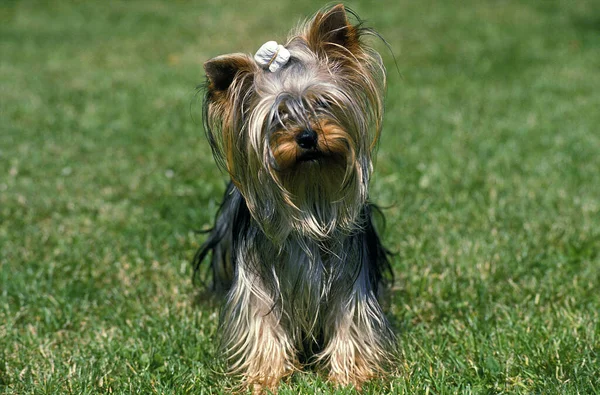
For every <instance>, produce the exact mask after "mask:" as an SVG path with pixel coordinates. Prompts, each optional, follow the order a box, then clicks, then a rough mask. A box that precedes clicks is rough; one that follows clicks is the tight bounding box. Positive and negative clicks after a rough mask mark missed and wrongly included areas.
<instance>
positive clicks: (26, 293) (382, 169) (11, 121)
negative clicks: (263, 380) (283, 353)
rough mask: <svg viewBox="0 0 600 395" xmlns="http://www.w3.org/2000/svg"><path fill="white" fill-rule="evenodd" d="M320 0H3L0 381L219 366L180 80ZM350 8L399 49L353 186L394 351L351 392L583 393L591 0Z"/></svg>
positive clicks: (588, 342) (593, 296) (597, 114)
mask: <svg viewBox="0 0 600 395" xmlns="http://www.w3.org/2000/svg"><path fill="white" fill-rule="evenodd" d="M373 4H377V5H376V6H374V5H373ZM321 5H322V3H320V2H314V1H307V0H297V1H293V2H291V1H290V2H288V1H284V2H277V3H272V4H270V5H269V3H268V2H257V1H252V2H251V1H242V2H235V3H234V2H231V5H230V6H224V5H223V2H221V1H215V0H205V1H199V2H188V1H155V0H149V1H122V2H117V1H114V2H113V1H111V2H100V1H98V2H91V1H89V2H83V1H81V2H75V1H60V2H59V1H56V2H52V1H37V2H36V1H28V0H21V1H18V0H12V1H3V2H1V3H0V393H14V394H25V393H40V394H42V393H53V394H59V393H60V394H62V393H75V394H84V393H105V392H106V393H134V392H135V393H193V394H208V393H224V392H226V390H225V388H226V387H227V386H230V385H232V384H233V381H231V379H229V378H227V377H224V376H223V375H222V374H221V373H220V372H221V371H222V364H220V363H219V362H218V354H217V350H216V347H215V344H216V341H215V340H216V338H217V336H218V333H217V321H218V319H217V316H218V314H217V308H216V307H214V306H209V305H206V304H198V303H195V300H196V297H195V295H196V293H197V289H196V288H195V287H194V286H193V285H192V283H191V267H190V264H189V261H190V259H191V257H192V256H193V253H194V251H195V250H196V248H197V247H198V245H199V244H200V243H201V242H202V240H203V237H204V236H202V235H198V234H196V233H195V232H194V230H197V229H204V228H207V227H209V226H210V224H211V221H212V218H213V216H214V214H215V212H216V208H217V205H218V203H219V200H220V197H221V193H222V192H223V190H224V187H225V181H226V178H225V176H224V175H223V174H221V173H220V172H219V171H218V170H217V168H216V166H215V165H214V163H213V159H212V157H211V155H210V149H209V147H208V144H207V143H206V141H205V139H204V133H203V131H202V127H201V111H200V105H201V97H199V96H197V95H196V91H195V87H196V85H197V84H198V83H199V82H202V81H203V78H204V77H203V71H202V63H203V61H205V60H206V59H208V58H210V57H212V56H216V55H218V54H222V53H227V52H236V51H243V52H254V51H255V50H256V49H257V48H258V47H259V46H260V45H261V44H262V43H264V42H265V41H268V40H270V39H275V40H280V41H281V40H282V38H283V37H284V35H285V32H286V31H287V30H288V29H289V28H290V27H291V26H293V25H294V24H295V23H296V21H297V20H298V18H300V17H304V16H308V15H310V14H311V13H313V12H314V11H315V10H316V9H317V8H319V7H320V6H321ZM349 5H350V6H351V7H352V8H353V9H354V10H355V11H357V12H358V14H359V15H361V16H362V17H363V18H364V19H366V20H367V22H368V25H370V26H373V27H375V28H376V29H377V30H378V31H379V32H380V33H381V34H382V35H383V36H384V37H385V38H386V39H387V40H388V41H389V44H390V46H391V48H392V49H393V51H394V54H395V56H396V58H397V62H398V69H397V70H396V68H395V66H394V62H393V59H392V56H391V55H390V53H389V52H388V51H387V50H386V49H385V47H384V46H383V45H381V44H376V45H378V48H380V49H381V51H382V53H383V55H384V59H385V62H386V64H387V65H388V69H389V88H388V97H387V115H386V121H385V127H384V132H383V135H382V141H381V144H380V148H379V154H378V161H377V165H376V176H375V178H374V180H373V182H372V193H371V196H372V198H373V200H374V201H375V202H377V203H379V204H380V205H382V206H386V207H389V208H388V209H386V210H385V213H386V216H387V228H386V231H385V234H384V240H385V242H386V245H387V246H388V247H389V248H390V249H392V250H394V251H395V252H396V253H397V254H396V255H395V256H394V259H393V266H394V269H395V272H396V282H395V285H394V288H393V293H392V303H391V306H390V312H389V313H390V318H391V320H392V321H393V323H394V325H395V328H396V330H397V333H398V336H399V342H400V349H401V354H402V355H401V363H400V365H399V366H398V367H397V372H396V373H395V374H394V375H393V376H392V377H391V378H390V379H389V380H382V381H376V382H372V383H370V384H369V385H368V386H367V388H366V389H367V391H368V392H370V393H374V394H375V393H409V394H410V393H431V394H449V393H540V394H541V393H580V394H589V393H600V316H599V314H600V126H599V125H600V3H598V1H596V0H587V1H586V0H580V1H577V0H572V1H567V0H564V1H553V0H547V1H534V0H531V1H516V0H505V1H478V0H468V1H464V2H448V1H443V0H439V1H434V0H425V1H411V0H386V1H379V2H371V1H366V0H364V1H354V2H351V3H349ZM274 15H275V17H274ZM335 391H338V392H339V393H348V392H351V390H350V389H338V390H336V389H334V388H332V387H330V386H329V385H328V384H327V383H326V381H324V380H323V378H322V377H320V376H318V375H317V374H315V373H311V372H308V373H301V374H296V375H294V376H293V377H292V379H291V380H290V382H289V383H287V384H284V385H283V386H282V387H281V390H280V393H281V394H296V393H306V394H313V393H329V392H335Z"/></svg>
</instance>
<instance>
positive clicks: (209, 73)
mask: <svg viewBox="0 0 600 395" xmlns="http://www.w3.org/2000/svg"><path fill="white" fill-rule="evenodd" d="M256 68H257V66H256V63H255V62H254V60H253V59H252V58H250V57H249V56H248V55H246V54H230V55H221V56H217V57H216V58H213V59H211V60H208V61H206V63H204V71H205V72H206V78H207V79H208V91H209V92H210V93H216V92H225V91H227V90H228V89H229V88H230V87H231V85H232V84H233V83H234V81H235V80H236V79H243V80H246V77H248V76H252V75H253V72H254V71H255V70H256ZM240 77H241V78H240Z"/></svg>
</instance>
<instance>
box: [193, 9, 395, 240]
mask: <svg viewBox="0 0 600 395" xmlns="http://www.w3.org/2000/svg"><path fill="white" fill-rule="evenodd" d="M365 32H368V31H366V30H362V29H361V28H360V27H358V26H353V25H351V24H350V23H349V22H348V19H347V14H346V11H345V9H344V7H343V6H341V5H340V6H336V7H333V8H332V9H331V10H329V11H328V12H326V13H318V14H317V15H315V17H314V18H313V19H312V20H310V21H308V22H307V23H306V24H305V25H304V26H302V27H300V28H299V30H298V31H297V32H295V33H294V34H292V35H291V37H290V38H289V40H288V42H287V44H286V45H285V48H286V49H287V50H288V51H289V52H290V55H291V56H290V59H289V61H288V62H287V64H286V65H285V66H284V67H283V68H281V69H280V70H278V71H275V72H271V71H269V70H266V69H263V68H261V67H260V66H259V65H258V64H257V63H256V62H255V61H254V59H253V58H252V57H250V56H248V55H244V54H231V55H224V56H219V57H217V58H214V59H212V60H210V61H208V62H206V64H205V66H204V67H205V70H206V75H207V78H208V86H207V94H206V98H205V103H204V105H205V113H204V122H205V126H206V130H207V135H208V138H209V141H210V143H211V147H212V149H213V153H214V155H215V158H216V159H217V161H218V162H219V163H220V164H221V165H224V167H225V168H226V169H227V171H228V172H229V174H230V176H231V178H232V180H233V182H234V183H235V185H236V186H237V187H238V189H239V190H240V191H241V192H242V194H243V196H244V198H245V199H246V202H247V204H248V207H249V209H250V211H251V213H252V215H253V217H254V218H255V219H256V220H257V221H258V222H259V223H260V224H261V226H263V228H264V229H263V230H265V232H267V233H268V234H279V233H283V235H285V234H287V233H289V231H290V230H294V229H295V230H298V231H301V232H304V233H308V234H310V235H311V236H313V237H323V236H326V235H328V234H329V233H330V232H331V231H333V230H334V229H335V228H341V229H345V230H350V229H352V228H353V226H355V224H354V221H355V219H356V216H357V213H358V211H359V210H360V207H361V206H362V205H363V204H364V202H365V201H366V198H367V186H368V181H369V176H370V173H371V168H372V164H371V153H372V149H373V147H374V145H375V143H376V140H377V137H378V135H379V131H380V128H381V117H382V97H383V89H384V84H385V70H384V68H383V65H382V62H381V59H380V57H379V56H378V54H377V53H376V52H374V51H372V50H371V49H369V48H368V47H366V46H364V45H363V44H362V42H361V40H360V37H361V34H364V33H365Z"/></svg>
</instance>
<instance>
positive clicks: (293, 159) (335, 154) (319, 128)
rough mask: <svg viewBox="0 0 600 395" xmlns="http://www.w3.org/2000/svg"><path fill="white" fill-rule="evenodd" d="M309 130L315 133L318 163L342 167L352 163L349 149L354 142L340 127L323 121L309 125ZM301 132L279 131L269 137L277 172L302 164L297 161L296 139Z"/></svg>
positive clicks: (287, 170) (296, 129)
mask: <svg viewBox="0 0 600 395" xmlns="http://www.w3.org/2000/svg"><path fill="white" fill-rule="evenodd" d="M311 128H312V130H314V131H315V132H316V133H317V148H316V150H317V151H318V152H319V154H320V155H321V157H320V158H319V159H318V160H319V161H326V162H327V164H331V165H334V166H335V165H338V166H344V167H345V166H346V164H347V163H349V162H353V158H354V153H353V152H352V149H351V147H353V146H354V142H353V141H352V138H351V136H350V135H349V134H348V133H346V132H345V131H344V130H343V129H342V128H341V127H339V126H338V125H336V124H335V123H333V122H330V121H327V120H325V121H323V122H321V123H313V124H311ZM303 130H304V129H303V128H293V129H281V130H280V131H278V132H277V133H274V134H273V136H272V137H271V149H272V151H273V157H274V158H275V162H276V163H277V170H278V171H280V172H290V171H293V170H294V168H295V167H296V166H297V165H299V164H301V163H302V162H299V161H298V159H299V158H300V156H301V154H302V149H301V148H300V147H299V146H298V143H297V142H296V137H297V136H298V135H299V134H300V133H302V131H303Z"/></svg>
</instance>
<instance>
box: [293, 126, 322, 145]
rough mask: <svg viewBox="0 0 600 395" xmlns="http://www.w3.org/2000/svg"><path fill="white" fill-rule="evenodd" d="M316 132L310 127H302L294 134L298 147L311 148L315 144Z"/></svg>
mask: <svg viewBox="0 0 600 395" xmlns="http://www.w3.org/2000/svg"><path fill="white" fill-rule="evenodd" d="M317 138H318V137H317V132H315V131H314V130H312V129H304V130H303V131H301V132H300V133H299V134H297V135H296V142H297V143H298V145H299V146H300V148H304V149H313V148H315V147H316V146H317Z"/></svg>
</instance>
